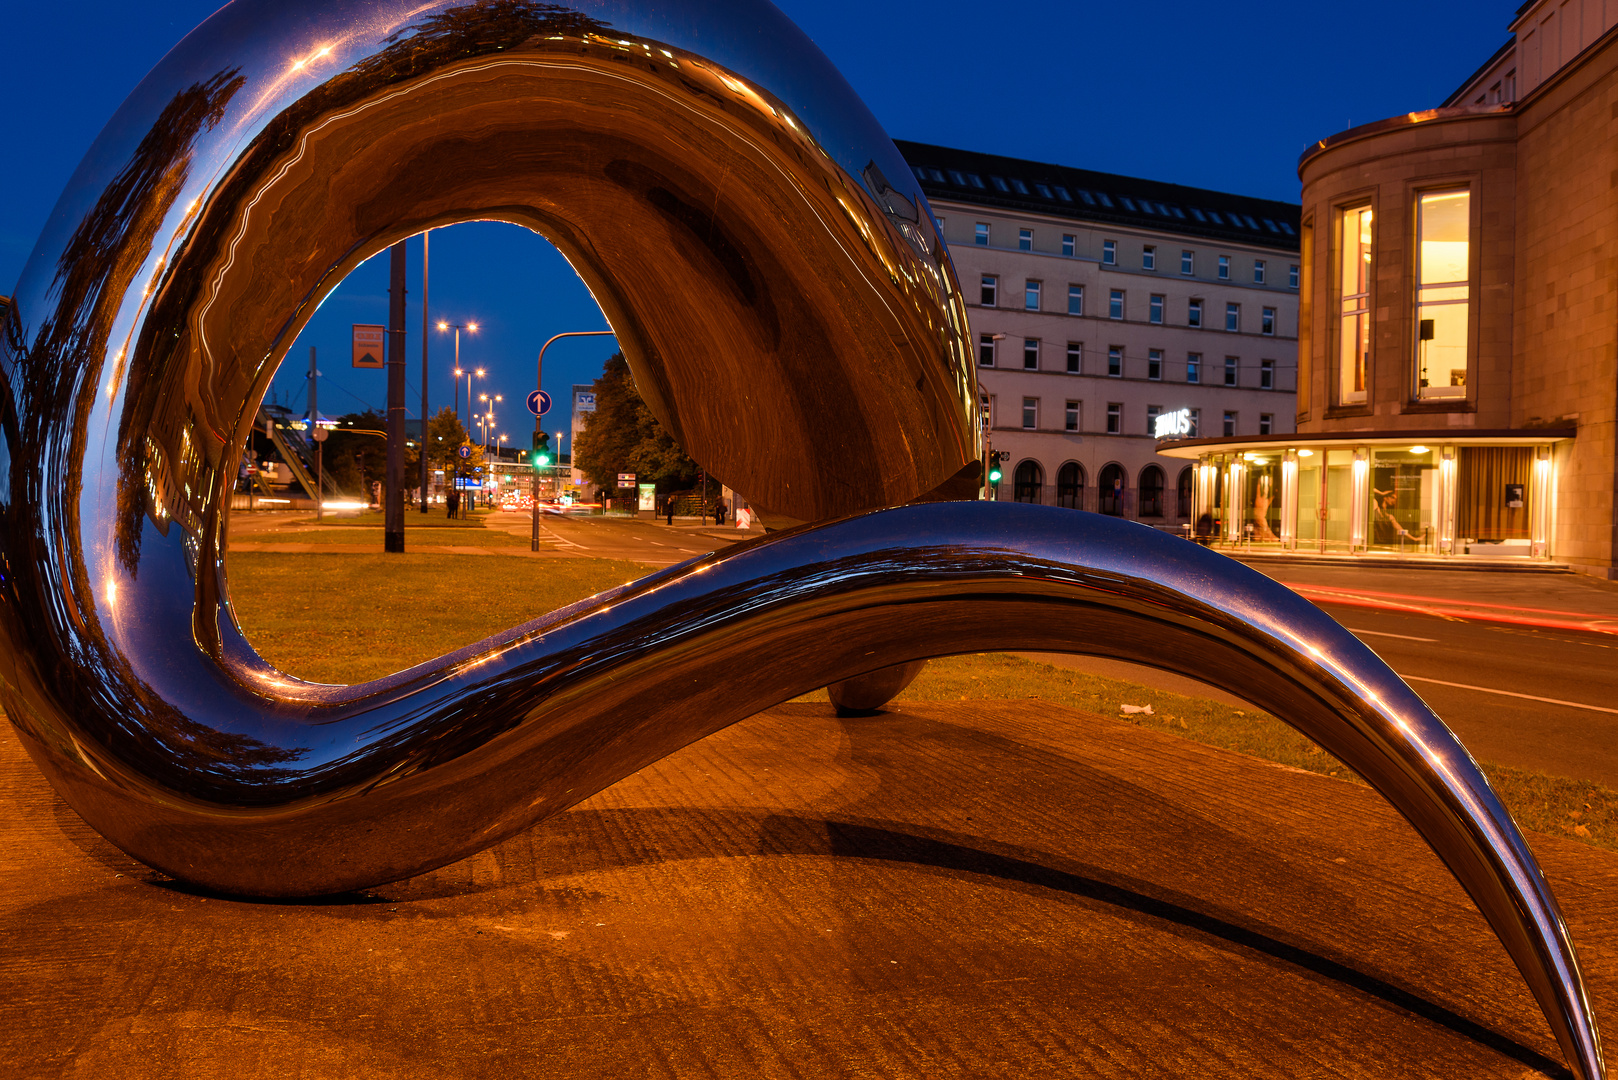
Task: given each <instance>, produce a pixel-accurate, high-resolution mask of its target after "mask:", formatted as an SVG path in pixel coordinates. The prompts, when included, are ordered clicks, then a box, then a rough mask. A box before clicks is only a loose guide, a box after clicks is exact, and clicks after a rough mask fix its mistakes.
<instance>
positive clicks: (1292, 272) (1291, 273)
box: [1287, 266, 1298, 289]
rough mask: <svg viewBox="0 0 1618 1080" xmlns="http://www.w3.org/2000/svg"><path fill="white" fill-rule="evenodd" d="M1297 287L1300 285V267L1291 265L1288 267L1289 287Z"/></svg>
mask: <svg viewBox="0 0 1618 1080" xmlns="http://www.w3.org/2000/svg"><path fill="white" fill-rule="evenodd" d="M1297 287H1298V268H1297V267H1296V266H1289V267H1287V288H1289V289H1296V288H1297Z"/></svg>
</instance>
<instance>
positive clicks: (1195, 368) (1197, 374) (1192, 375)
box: [1185, 352, 1202, 383]
mask: <svg viewBox="0 0 1618 1080" xmlns="http://www.w3.org/2000/svg"><path fill="white" fill-rule="evenodd" d="M1185 381H1186V382H1188V383H1199V382H1201V381H1202V354H1201V353H1199V352H1194V353H1186V354H1185Z"/></svg>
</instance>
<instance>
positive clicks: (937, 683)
mask: <svg viewBox="0 0 1618 1080" xmlns="http://www.w3.org/2000/svg"><path fill="white" fill-rule="evenodd" d="M489 532H490V533H491V534H493V535H500V534H498V533H497V532H496V531H495V530H489ZM327 535H329V534H327ZM338 535H342V534H341V533H338ZM252 539H253V540H259V539H261V537H253V538H252ZM513 539H517V540H521V541H522V542H523V543H527V541H526V540H523V539H522V538H520V537H515V538H513ZM377 541H378V546H379V547H380V537H378V538H377ZM339 542H341V541H339ZM350 542H352V541H350ZM406 542H407V543H409V540H408V535H407V540H406ZM418 542H425V541H418ZM463 543H471V544H482V543H483V538H482V537H479V538H478V539H477V540H472V539H471V538H470V537H469V538H468V540H467V541H463ZM228 569H229V577H230V583H231V599H232V603H233V604H234V606H235V609H236V615H237V618H238V619H239V620H240V622H241V624H242V629H243V630H244V631H245V632H246V634H247V637H248V640H250V641H251V642H252V643H253V644H254V646H255V647H256V648H257V649H258V650H259V652H260V654H262V655H263V656H264V657H265V659H267V660H269V661H270V662H271V663H273V664H275V665H276V666H278V667H280V668H281V669H282V670H283V671H286V672H288V673H289V674H292V675H296V676H298V677H299V678H303V679H309V680H311V681H314V682H329V683H353V682H363V681H366V680H368V679H375V678H380V677H381V676H383V675H388V674H391V673H392V672H395V671H399V670H402V669H404V668H407V667H410V666H412V665H414V664H418V663H421V662H422V661H424V660H430V659H432V658H433V657H435V656H439V655H442V654H443V653H446V652H450V651H452V650H454V649H458V648H461V647H462V646H465V645H470V644H471V643H473V642H475V641H480V640H482V639H483V638H486V637H488V636H490V635H491V634H495V633H498V632H500V631H501V630H505V629H508V628H510V627H513V626H517V625H519V624H521V623H524V622H527V621H528V620H530V619H534V618H537V617H538V616H540V615H542V614H544V613H546V612H548V611H552V610H554V609H556V608H558V607H561V606H563V605H565V604H570V603H573V602H574V601H576V600H582V599H584V598H585V597H587V596H592V595H594V594H596V593H598V592H601V591H603V590H605V589H609V588H612V587H613V586H616V585H621V584H623V583H624V582H626V581H631V580H634V579H635V578H638V577H642V576H644V575H645V574H647V573H649V572H650V569H651V568H650V567H646V566H643V565H640V564H638V563H632V562H624V561H617V560H609V559H583V558H548V559H543V560H527V559H502V560H499V565H498V567H491V566H489V565H488V561H487V560H474V561H471V562H468V560H467V559H466V558H464V557H461V556H456V555H442V554H410V553H406V554H404V555H385V554H382V553H380V552H378V553H377V554H375V555H371V554H364V555H360V554H338V553H318V552H310V553H298V554H275V553H268V552H247V551H235V552H232V553H231V554H230V556H229V566H228ZM900 697H901V700H910V701H993V700H1005V699H1017V698H1039V699H1040V700H1043V701H1049V702H1053V703H1055V704H1058V705H1065V706H1068V707H1070V708H1074V709H1079V710H1082V711H1084V712H1090V713H1097V714H1100V715H1102V716H1108V717H1114V718H1117V719H1120V720H1124V721H1126V722H1128V723H1132V724H1135V725H1137V726H1139V727H1145V728H1153V729H1156V730H1159V731H1165V732H1170V733H1172V734H1175V735H1179V736H1181V737H1183V738H1188V739H1192V740H1194V741H1196V742H1200V743H1203V744H1205V745H1207V746H1213V747H1218V748H1220V749H1224V750H1234V751H1236V752H1238V753H1243V754H1247V755H1250V756H1252V757H1257V758H1262V759H1264V760H1267V761H1272V762H1276V763H1277V764H1281V765H1286V766H1290V767H1292V768H1296V769H1304V770H1307V771H1309V772H1315V773H1320V774H1322V775H1325V776H1334V777H1337V778H1338V779H1341V780H1344V781H1346V782H1351V783H1363V781H1361V780H1360V778H1359V777H1358V776H1355V775H1354V774H1353V773H1352V772H1351V771H1350V770H1349V769H1348V768H1347V767H1345V766H1344V765H1343V764H1342V763H1341V762H1339V761H1337V760H1336V759H1335V758H1333V757H1331V755H1329V754H1327V753H1325V752H1324V751H1323V750H1321V749H1320V748H1319V747H1318V746H1316V745H1315V744H1314V743H1312V742H1311V741H1309V740H1308V739H1306V738H1304V737H1303V736H1302V735H1300V734H1298V733H1297V732H1296V731H1294V730H1293V729H1292V728H1290V727H1288V726H1287V725H1286V724H1284V723H1282V722H1281V721H1280V720H1278V719H1276V718H1275V717H1273V716H1271V715H1269V714H1267V713H1264V712H1261V711H1260V710H1258V709H1253V708H1245V709H1244V708H1239V707H1235V706H1230V705H1225V704H1223V703H1222V702H1217V701H1212V700H1209V699H1206V698H1196V697H1187V696H1185V695H1182V694H1173V693H1169V692H1167V691H1162V690H1154V689H1150V688H1147V687H1144V686H1141V685H1139V684H1136V683H1130V682H1123V681H1120V680H1117V679H1108V678H1104V677H1101V676H1097V675H1088V674H1084V673H1081V672H1076V671H1073V670H1070V669H1065V668H1057V667H1053V666H1051V665H1049V664H1042V663H1038V662H1035V661H1031V660H1025V659H1022V658H1021V657H1015V656H1008V655H1004V654H995V653H987V654H982V655H976V656H958V657H949V658H946V659H942V660H934V661H932V662H930V663H929V664H928V665H927V668H926V670H925V671H924V672H923V673H922V675H921V677H920V678H918V679H917V680H916V681H915V682H914V683H912V684H911V686H910V687H909V688H908V689H907V690H906V691H905V692H904V693H903V694H902V695H901V696H900ZM798 700H800V701H815V700H818V701H826V700H827V698H826V693H825V691H824V690H821V691H816V692H815V693H813V694H807V695H805V696H804V697H802V698H799V699H798ZM1124 705H1131V706H1145V705H1150V706H1152V712H1151V714H1150V715H1148V714H1146V713H1144V712H1141V713H1134V714H1126V713H1124V712H1123V711H1122V706H1124ZM1483 770H1484V772H1485V773H1486V774H1488V777H1489V780H1490V782H1491V783H1492V784H1493V785H1494V787H1495V791H1496V792H1497V793H1498V794H1499V795H1500V798H1501V800H1502V801H1503V802H1504V803H1505V805H1506V806H1507V807H1508V808H1509V809H1510V810H1511V812H1512V814H1513V815H1514V816H1515V817H1516V819H1517V821H1518V823H1519V824H1520V825H1522V826H1523V827H1524V828H1526V829H1531V830H1536V831H1539V832H1548V833H1555V834H1560V835H1566V836H1568V837H1570V838H1572V839H1576V840H1579V841H1582V842H1584V843H1588V844H1592V845H1594V846H1596V847H1600V848H1606V849H1608V850H1615V851H1618V791H1614V790H1612V789H1610V788H1605V787H1602V786H1601V785H1599V784H1593V783H1590V782H1587V781H1581V780H1570V779H1566V778H1563V777H1555V776H1547V775H1544V774H1541V773H1535V772H1531V771H1529V770H1526V769H1518V768H1513V767H1511V766H1505V765H1496V764H1490V763H1487V762H1485V763H1483Z"/></svg>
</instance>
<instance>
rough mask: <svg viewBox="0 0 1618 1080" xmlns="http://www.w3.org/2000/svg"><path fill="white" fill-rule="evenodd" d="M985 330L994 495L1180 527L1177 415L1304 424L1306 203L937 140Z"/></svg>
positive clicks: (1186, 422)
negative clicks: (1299, 375)
mask: <svg viewBox="0 0 1618 1080" xmlns="http://www.w3.org/2000/svg"><path fill="white" fill-rule="evenodd" d="M898 145H899V149H900V151H901V152H902V153H904V154H905V156H906V158H907V159H908V160H909V162H910V164H911V167H912V168H913V169H914V170H915V173H916V175H917V176H918V177H919V178H920V180H921V183H922V186H923V189H924V190H925V192H926V194H927V198H928V201H929V203H930V204H931V205H932V209H933V213H934V214H935V215H936V216H937V218H938V219H939V223H940V225H941V227H942V230H943V235H944V239H945V242H946V243H947V244H948V245H949V249H950V256H951V258H952V259H953V261H954V264H955V269H956V272H957V274H958V275H959V277H960V281H961V285H962V289H963V292H964V295H965V298H966V302H967V305H968V318H969V321H970V325H971V329H972V334H973V341H974V344H975V347H976V349H977V357H978V364H979V366H978V379H979V386H980V391H981V393H982V399H983V405H984V408H985V414H986V417H987V420H988V423H987V425H986V428H987V440H988V443H989V448H990V451H991V452H993V453H996V454H999V455H1003V456H1002V458H1001V462H1000V469H1001V471H1002V478H1001V480H1000V482H999V484H998V485H993V486H991V488H990V489H989V492H988V494H989V496H990V497H993V498H998V499H1002V500H1007V501H1011V500H1016V501H1023V502H1035V503H1043V504H1047V505H1057V506H1068V507H1074V508H1077V509H1084V510H1093V511H1099V512H1101V513H1107V514H1115V515H1118V516H1123V517H1129V518H1133V519H1135V520H1139V521H1142V522H1144V523H1147V524H1152V525H1156V526H1159V527H1164V528H1170V529H1175V530H1179V529H1182V528H1185V527H1188V526H1189V525H1190V524H1191V522H1192V513H1191V511H1192V480H1193V475H1194V470H1193V469H1192V468H1191V466H1190V464H1189V463H1188V462H1186V461H1183V460H1177V459H1170V458H1166V457H1163V456H1162V455H1159V454H1158V453H1157V447H1158V442H1159V438H1160V436H1161V435H1163V434H1166V433H1168V432H1171V431H1172V432H1195V433H1206V432H1213V433H1221V434H1222V433H1225V432H1229V433H1230V434H1232V435H1252V436H1259V435H1261V434H1264V435H1269V434H1281V433H1287V432H1290V431H1292V430H1293V424H1294V420H1293V414H1294V411H1295V410H1294V405H1293V402H1294V397H1295V389H1296V353H1297V327H1298V314H1297V313H1298V286H1299V283H1300V276H1301V264H1300V261H1299V256H1298V243H1299V232H1298V208H1297V206H1295V205H1292V204H1288V203H1281V202H1273V201H1268V200H1260V199H1249V198H1244V197H1241V196H1236V195H1229V194H1225V193H1220V192H1212V191H1203V190H1200V189H1194V188H1186V187H1180V186H1177V185H1171V184H1162V183H1157V182H1154V181H1147V180H1140V179H1134V178H1130V177H1121V176H1114V175H1109V174H1105V173H1096V172H1092V171H1088V170H1080V169H1071V168H1067V167H1063V166H1057V165H1048V164H1043V163H1039V162H1032V161H1023V160H1020V159H1016V158H1006V157H998V156H994V155H987V154H976V153H971V152H969V151H961V150H951V149H947V148H944V147H937V146H928V145H923V144H919V143H907V142H900V143H899V144H898Z"/></svg>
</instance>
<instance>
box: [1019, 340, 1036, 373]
mask: <svg viewBox="0 0 1618 1080" xmlns="http://www.w3.org/2000/svg"><path fill="white" fill-rule="evenodd" d="M1022 366H1023V367H1024V368H1025V369H1027V370H1028V371H1038V370H1039V339H1038V338H1023V342H1022Z"/></svg>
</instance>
